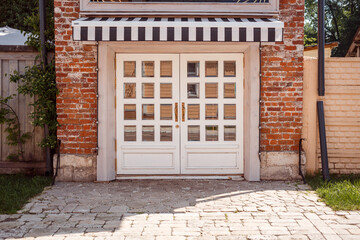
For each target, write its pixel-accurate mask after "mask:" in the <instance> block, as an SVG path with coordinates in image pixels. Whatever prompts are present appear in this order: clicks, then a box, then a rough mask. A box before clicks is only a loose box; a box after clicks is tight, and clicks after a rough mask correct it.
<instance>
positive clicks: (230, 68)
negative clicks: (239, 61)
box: [224, 61, 236, 77]
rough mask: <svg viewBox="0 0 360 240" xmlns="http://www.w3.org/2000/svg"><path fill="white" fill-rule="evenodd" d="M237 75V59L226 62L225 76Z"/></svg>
mask: <svg viewBox="0 0 360 240" xmlns="http://www.w3.org/2000/svg"><path fill="white" fill-rule="evenodd" d="M235 76H236V63H235V61H225V62H224V77H235Z"/></svg>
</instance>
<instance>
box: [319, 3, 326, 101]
mask: <svg viewBox="0 0 360 240" xmlns="http://www.w3.org/2000/svg"><path fill="white" fill-rule="evenodd" d="M324 16H325V10H324V0H318V18H319V19H318V95H319V96H325V73H324V72H325V70H324V61H325V55H324V46H325V30H324V29H325V23H324Z"/></svg>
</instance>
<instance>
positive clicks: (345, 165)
mask: <svg viewBox="0 0 360 240" xmlns="http://www.w3.org/2000/svg"><path fill="white" fill-rule="evenodd" d="M325 79H326V80H325V91H326V92H325V97H324V99H323V100H324V110H325V124H326V140H327V147H328V157H329V168H330V171H331V172H332V173H341V174H348V173H360V124H359V123H360V59H359V58H330V59H327V60H326V62H325ZM317 133H318V131H317ZM320 156H321V155H320V143H319V137H317V164H318V168H319V169H320V168H321V159H320Z"/></svg>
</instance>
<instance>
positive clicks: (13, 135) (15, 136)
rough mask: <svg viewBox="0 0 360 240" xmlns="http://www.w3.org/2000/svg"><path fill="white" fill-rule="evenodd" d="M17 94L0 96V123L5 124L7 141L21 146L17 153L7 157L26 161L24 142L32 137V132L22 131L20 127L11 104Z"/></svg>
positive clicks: (11, 144) (9, 143)
mask: <svg viewBox="0 0 360 240" xmlns="http://www.w3.org/2000/svg"><path fill="white" fill-rule="evenodd" d="M15 96H16V95H11V96H8V97H5V98H3V97H0V106H1V107H0V124H4V125H5V126H6V127H5V132H6V133H7V136H6V141H7V142H6V143H7V144H8V145H10V146H19V148H18V152H17V153H12V154H10V155H9V156H7V158H8V159H9V160H11V161H19V160H21V161H24V160H25V159H24V147H23V146H24V143H25V142H26V140H28V139H30V138H31V133H29V132H26V133H22V132H21V128H20V121H19V117H18V115H17V114H16V112H15V111H14V109H13V108H12V107H11V106H10V105H9V101H10V100H12V99H13V98H14V97H15Z"/></svg>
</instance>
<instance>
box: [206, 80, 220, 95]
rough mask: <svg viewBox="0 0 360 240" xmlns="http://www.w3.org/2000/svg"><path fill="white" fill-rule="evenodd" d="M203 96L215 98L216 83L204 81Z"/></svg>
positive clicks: (216, 92)
mask: <svg viewBox="0 0 360 240" xmlns="http://www.w3.org/2000/svg"><path fill="white" fill-rule="evenodd" d="M205 97H206V98H217V97H218V84H217V83H205Z"/></svg>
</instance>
